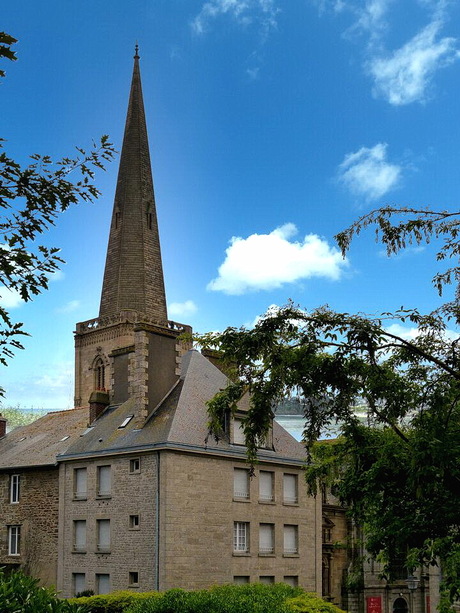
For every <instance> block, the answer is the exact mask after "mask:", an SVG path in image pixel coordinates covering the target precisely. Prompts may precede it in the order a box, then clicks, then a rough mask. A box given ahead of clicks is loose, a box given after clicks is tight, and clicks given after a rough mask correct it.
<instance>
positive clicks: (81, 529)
mask: <svg viewBox="0 0 460 613" xmlns="http://www.w3.org/2000/svg"><path fill="white" fill-rule="evenodd" d="M73 550H74V551H86V519H74V520H73Z"/></svg>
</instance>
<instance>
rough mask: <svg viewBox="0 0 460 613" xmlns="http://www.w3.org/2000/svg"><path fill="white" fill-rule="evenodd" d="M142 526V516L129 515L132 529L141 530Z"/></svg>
mask: <svg viewBox="0 0 460 613" xmlns="http://www.w3.org/2000/svg"><path fill="white" fill-rule="evenodd" d="M139 528H140V518H139V515H130V516H129V529H130V530H139Z"/></svg>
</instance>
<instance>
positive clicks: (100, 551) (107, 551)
mask: <svg viewBox="0 0 460 613" xmlns="http://www.w3.org/2000/svg"><path fill="white" fill-rule="evenodd" d="M94 553H100V554H102V555H106V554H107V553H112V552H111V550H110V549H96V551H95V552H94Z"/></svg>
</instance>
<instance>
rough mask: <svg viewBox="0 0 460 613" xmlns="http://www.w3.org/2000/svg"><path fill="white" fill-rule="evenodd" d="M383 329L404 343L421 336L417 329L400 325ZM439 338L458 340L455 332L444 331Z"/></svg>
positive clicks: (396, 324)
mask: <svg viewBox="0 0 460 613" xmlns="http://www.w3.org/2000/svg"><path fill="white" fill-rule="evenodd" d="M384 329H385V330H386V331H387V332H389V333H390V334H394V335H395V336H399V337H400V338H403V339H404V340H406V341H413V340H415V339H416V338H417V337H418V336H420V335H421V334H422V332H421V331H420V329H419V328H415V327H411V328H408V327H406V326H403V325H402V324H400V323H394V324H390V325H389V326H386V327H385V328H384ZM441 337H442V339H443V340H444V341H455V340H456V339H458V338H459V333H458V332H456V331H455V330H444V332H443V334H442V336H441Z"/></svg>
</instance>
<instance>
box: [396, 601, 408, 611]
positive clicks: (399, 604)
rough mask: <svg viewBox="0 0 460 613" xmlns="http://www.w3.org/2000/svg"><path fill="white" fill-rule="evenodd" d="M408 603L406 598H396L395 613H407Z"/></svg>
mask: <svg viewBox="0 0 460 613" xmlns="http://www.w3.org/2000/svg"><path fill="white" fill-rule="evenodd" d="M407 611H408V607H407V602H406V600H405V599H404V598H396V600H395V601H394V603H393V613H407Z"/></svg>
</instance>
